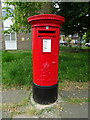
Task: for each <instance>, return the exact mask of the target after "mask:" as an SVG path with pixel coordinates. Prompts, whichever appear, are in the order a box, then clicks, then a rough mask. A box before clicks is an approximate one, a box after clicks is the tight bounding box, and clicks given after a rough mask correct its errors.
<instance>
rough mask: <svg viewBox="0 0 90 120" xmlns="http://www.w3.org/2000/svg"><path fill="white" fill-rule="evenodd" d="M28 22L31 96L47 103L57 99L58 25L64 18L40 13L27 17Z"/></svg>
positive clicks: (37, 100) (42, 102) (59, 25)
mask: <svg viewBox="0 0 90 120" xmlns="http://www.w3.org/2000/svg"><path fill="white" fill-rule="evenodd" d="M28 22H29V23H30V24H31V25H32V59H33V60H32V62H33V98H34V100H35V101H36V102H38V103H40V104H49V103H52V102H55V101H56V99H57V91H58V55H59V40H60V27H61V24H62V23H63V22H64V18H63V17H61V16H58V15H53V14H40V15H35V16H31V17H29V18H28Z"/></svg>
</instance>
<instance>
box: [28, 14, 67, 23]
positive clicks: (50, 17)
mask: <svg viewBox="0 0 90 120" xmlns="http://www.w3.org/2000/svg"><path fill="white" fill-rule="evenodd" d="M64 21H65V19H64V17H62V16H59V15H54V14H40V15H34V16H31V17H29V18H28V22H29V24H32V25H35V24H40V23H45V24H46V23H49V24H50V23H51V24H53V23H56V24H60V25H61V24H62V23H63V22H64Z"/></svg>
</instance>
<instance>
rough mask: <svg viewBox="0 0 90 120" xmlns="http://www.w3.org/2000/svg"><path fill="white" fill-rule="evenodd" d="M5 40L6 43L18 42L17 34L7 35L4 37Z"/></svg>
mask: <svg viewBox="0 0 90 120" xmlns="http://www.w3.org/2000/svg"><path fill="white" fill-rule="evenodd" d="M4 40H6V41H15V40H16V36H15V33H14V32H12V33H10V34H5V35H4Z"/></svg>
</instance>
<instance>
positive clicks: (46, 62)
mask: <svg viewBox="0 0 90 120" xmlns="http://www.w3.org/2000/svg"><path fill="white" fill-rule="evenodd" d="M58 32H59V30H57V34H58ZM58 53H59V37H58V38H57V36H55V35H53V34H52V35H51V33H50V35H45V36H44V37H43V36H39V37H38V38H37V39H34V43H33V59H34V60H33V79H34V83H35V84H37V85H40V86H52V85H55V84H57V82H58Z"/></svg>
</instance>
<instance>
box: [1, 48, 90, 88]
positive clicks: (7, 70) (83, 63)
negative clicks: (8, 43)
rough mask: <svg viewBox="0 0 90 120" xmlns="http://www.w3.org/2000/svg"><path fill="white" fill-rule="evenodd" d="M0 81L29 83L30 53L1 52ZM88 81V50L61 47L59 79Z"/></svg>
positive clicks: (11, 84)
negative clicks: (0, 70) (0, 67)
mask: <svg viewBox="0 0 90 120" xmlns="http://www.w3.org/2000/svg"><path fill="white" fill-rule="evenodd" d="M2 61H3V64H2V68H3V69H2V71H3V72H2V76H3V77H2V79H3V80H2V81H3V84H4V85H7V86H20V85H31V83H32V53H31V51H29V50H26V51H3V52H2ZM65 80H68V81H77V82H79V81H80V82H87V81H88V52H87V50H85V52H84V51H80V52H75V49H74V48H72V49H71V48H68V47H67V48H66V47H61V52H60V55H59V81H60V82H62V81H65Z"/></svg>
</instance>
